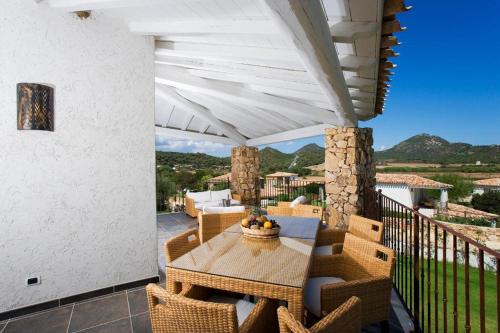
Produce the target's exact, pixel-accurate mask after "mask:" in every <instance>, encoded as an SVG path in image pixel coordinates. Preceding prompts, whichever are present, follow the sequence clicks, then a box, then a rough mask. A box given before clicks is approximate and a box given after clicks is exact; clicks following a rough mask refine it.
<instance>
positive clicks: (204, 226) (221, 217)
mask: <svg viewBox="0 0 500 333" xmlns="http://www.w3.org/2000/svg"><path fill="white" fill-rule="evenodd" d="M245 217H247V212H246V211H245V212H239V213H220V214H203V213H201V212H200V213H198V224H199V230H200V241H201V243H205V242H206V241H208V240H209V239H211V238H213V237H215V236H217V235H218V234H220V233H221V232H222V231H224V230H225V229H227V228H229V227H230V226H232V225H233V224H235V223H238V222H240V221H241V220H242V219H244V218H245Z"/></svg>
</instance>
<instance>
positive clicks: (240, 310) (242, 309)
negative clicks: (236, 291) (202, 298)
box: [208, 294, 255, 326]
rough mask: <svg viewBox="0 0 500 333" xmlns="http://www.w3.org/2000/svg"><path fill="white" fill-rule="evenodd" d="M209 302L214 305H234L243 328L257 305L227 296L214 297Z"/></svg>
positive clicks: (239, 324)
mask: <svg viewBox="0 0 500 333" xmlns="http://www.w3.org/2000/svg"><path fill="white" fill-rule="evenodd" d="M208 301H209V302H214V303H226V304H234V305H235V306H236V315H237V316H238V326H241V324H243V322H244V321H245V319H247V317H248V315H250V312H252V309H253V307H254V306H255V304H253V303H252V302H249V301H246V300H244V299H239V298H235V297H231V296H226V295H217V294H215V295H212V296H210V297H209V298H208Z"/></svg>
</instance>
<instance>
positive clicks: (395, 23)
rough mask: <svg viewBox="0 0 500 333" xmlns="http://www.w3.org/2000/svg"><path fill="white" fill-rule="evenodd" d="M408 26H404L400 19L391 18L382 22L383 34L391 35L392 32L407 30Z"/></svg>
mask: <svg viewBox="0 0 500 333" xmlns="http://www.w3.org/2000/svg"><path fill="white" fill-rule="evenodd" d="M405 30H406V27H402V26H401V23H400V22H399V20H391V21H386V22H383V23H382V35H390V34H392V33H396V32H401V31H405Z"/></svg>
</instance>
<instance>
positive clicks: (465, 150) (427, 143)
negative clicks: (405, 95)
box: [375, 134, 500, 164]
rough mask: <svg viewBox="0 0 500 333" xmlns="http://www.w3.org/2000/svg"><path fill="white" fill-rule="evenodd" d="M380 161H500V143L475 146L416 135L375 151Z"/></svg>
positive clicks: (446, 162)
mask: <svg viewBox="0 0 500 333" xmlns="http://www.w3.org/2000/svg"><path fill="white" fill-rule="evenodd" d="M375 158H376V159H377V160H378V161H398V162H426V163H444V164H450V163H475V162H476V161H481V163H500V145H482V146H473V145H471V144H468V143H450V142H448V141H446V140H445V139H443V138H441V137H439V136H434V135H429V134H420V135H415V136H413V137H411V138H409V139H407V140H404V141H402V142H400V143H399V144H397V145H395V146H394V147H392V148H390V149H387V150H384V151H378V152H375Z"/></svg>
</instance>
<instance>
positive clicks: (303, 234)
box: [224, 215, 320, 239]
mask: <svg viewBox="0 0 500 333" xmlns="http://www.w3.org/2000/svg"><path fill="white" fill-rule="evenodd" d="M267 218H268V219H270V220H276V222H278V224H279V225H280V226H281V230H280V237H291V238H305V239H316V235H317V233H318V227H319V222H320V221H319V219H318V218H314V217H296V216H275V215H267ZM224 231H226V232H236V233H242V231H241V227H240V225H239V224H238V223H236V224H233V225H232V226H230V227H229V228H227V229H226V230H224Z"/></svg>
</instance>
